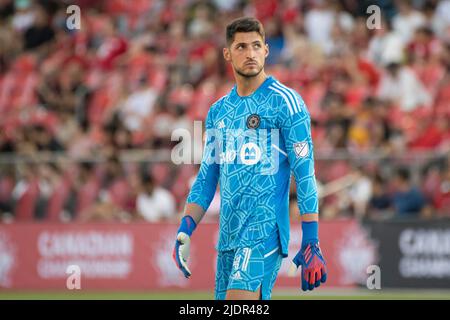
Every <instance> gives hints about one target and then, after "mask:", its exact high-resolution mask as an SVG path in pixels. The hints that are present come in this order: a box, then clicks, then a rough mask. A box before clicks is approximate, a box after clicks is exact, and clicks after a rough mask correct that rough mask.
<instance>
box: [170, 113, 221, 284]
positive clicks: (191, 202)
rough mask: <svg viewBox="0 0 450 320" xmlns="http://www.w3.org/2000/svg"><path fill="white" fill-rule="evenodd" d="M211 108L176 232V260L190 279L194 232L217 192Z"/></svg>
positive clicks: (217, 168)
mask: <svg viewBox="0 0 450 320" xmlns="http://www.w3.org/2000/svg"><path fill="white" fill-rule="evenodd" d="M212 110H213V109H212V108H211V109H210V111H209V112H208V116H207V117H206V126H205V127H206V141H205V148H204V151H203V159H202V163H201V165H200V170H199V172H198V174H197V178H196V179H195V182H194V184H193V185H192V188H191V190H190V192H189V196H188V197H187V200H186V205H185V208H184V216H183V218H182V219H181V224H180V227H179V229H178V232H177V239H176V241H175V247H174V251H173V259H174V261H175V263H176V265H177V267H178V268H179V269H180V270H181V271H182V272H183V274H184V275H185V277H186V278H189V277H190V276H191V272H190V270H189V268H188V267H187V259H188V258H189V249H190V241H191V236H192V233H193V232H194V230H195V228H196V227H197V225H198V224H199V223H200V221H201V220H202V218H203V216H204V215H205V213H206V211H207V210H208V207H209V205H210V204H211V201H212V199H213V198H214V195H215V193H216V188H217V182H218V180H219V173H220V171H219V163H218V161H217V154H216V152H217V150H216V149H217V148H216V146H217V143H218V141H217V137H216V136H215V134H214V133H215V132H214V125H213V121H212Z"/></svg>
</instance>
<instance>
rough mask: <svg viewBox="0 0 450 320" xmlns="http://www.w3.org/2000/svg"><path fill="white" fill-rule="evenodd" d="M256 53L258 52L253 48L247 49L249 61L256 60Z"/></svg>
mask: <svg viewBox="0 0 450 320" xmlns="http://www.w3.org/2000/svg"><path fill="white" fill-rule="evenodd" d="M255 53H256V51H255V50H254V49H253V48H252V47H249V48H248V49H247V59H251V60H254V59H255Z"/></svg>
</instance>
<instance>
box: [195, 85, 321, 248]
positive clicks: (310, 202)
mask: <svg viewBox="0 0 450 320" xmlns="http://www.w3.org/2000/svg"><path fill="white" fill-rule="evenodd" d="M254 115H257V116H258V117H259V126H257V128H255V129H250V128H248V127H247V120H248V119H249V117H251V116H253V117H254ZM255 146H256V148H257V149H259V151H261V152H260V155H261V158H260V159H259V161H257V162H256V163H255V164H252V165H248V164H246V161H250V160H251V156H252V155H254V154H255V153H251V152H250V151H251V150H252V148H253V147H255ZM313 150H314V148H313V143H312V139H311V124H310V115H309V112H308V110H307V108H306V106H305V103H304V102H303V100H302V98H301V97H300V95H299V94H298V93H297V92H295V91H294V90H292V89H290V88H287V87H285V86H284V85H283V84H281V83H280V82H279V81H277V80H276V79H275V78H273V77H268V78H267V79H266V80H265V81H264V83H263V84H262V85H261V86H260V87H259V88H258V89H257V90H256V91H255V92H254V93H253V94H251V95H250V96H246V97H240V96H239V95H238V94H237V90H236V86H234V87H233V89H232V90H231V91H230V93H229V94H228V95H226V96H224V97H222V98H221V99H219V100H218V101H217V102H216V103H214V104H213V105H212V106H211V108H210V110H209V112H208V115H207V118H206V145H205V149H204V153H203V159H202V163H201V166H200V170H199V173H198V175H197V178H196V180H195V182H194V184H193V186H192V188H191V191H190V193H189V196H188V198H187V203H191V202H194V203H197V204H198V205H200V206H201V207H202V208H203V209H204V210H205V211H206V210H207V209H208V207H209V204H210V203H211V200H212V198H213V197H214V194H215V190H216V186H217V183H218V184H219V186H220V197H221V205H220V218H219V227H220V228H219V240H218V243H217V246H216V247H217V250H218V251H228V250H234V249H237V248H244V247H253V246H254V245H255V244H257V243H259V242H261V241H264V240H265V239H267V238H268V236H269V235H270V234H271V232H272V231H273V230H274V228H275V227H277V228H278V230H279V233H280V241H281V248H282V253H283V255H284V256H287V251H288V250H287V248H288V242H289V211H288V210H289V206H288V201H289V198H288V197H289V183H290V176H291V171H292V172H293V174H294V176H295V181H296V184H297V199H298V207H299V210H300V212H301V213H302V214H304V213H318V198H317V188H316V181H315V174H314V157H313ZM249 159H250V160H249Z"/></svg>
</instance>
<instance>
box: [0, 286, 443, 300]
mask: <svg viewBox="0 0 450 320" xmlns="http://www.w3.org/2000/svg"><path fill="white" fill-rule="evenodd" d="M213 298H214V296H213V293H212V292H206V291H192V292H187V291H183V292H154V291H153V292H147V291H145V292H144V291H142V292H99V291H88V290H83V289H81V290H73V291H69V290H67V291H41V292H38V291H13V290H5V289H0V300H73V299H81V300H129V299H130V300H211V299H213ZM272 299H274V300H428V299H433V300H436V299H439V300H450V290H420V289H418V290H393V289H381V290H363V289H358V290H350V289H349V290H342V289H341V290H333V289H326V290H321V291H320V290H317V291H316V292H308V293H303V292H301V291H300V290H299V291H292V290H289V291H288V290H276V291H274V292H273V295H272Z"/></svg>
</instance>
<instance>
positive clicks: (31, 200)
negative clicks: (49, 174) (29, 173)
mask: <svg viewBox="0 0 450 320" xmlns="http://www.w3.org/2000/svg"><path fill="white" fill-rule="evenodd" d="M38 198H39V184H38V181H37V180H36V179H34V180H32V181H31V182H30V183H29V185H28V186H27V188H26V190H25V192H24V193H23V194H22V196H21V197H20V198H19V199H18V201H17V204H16V208H15V219H16V221H32V220H33V218H34V211H35V207H36V203H37V200H38Z"/></svg>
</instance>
